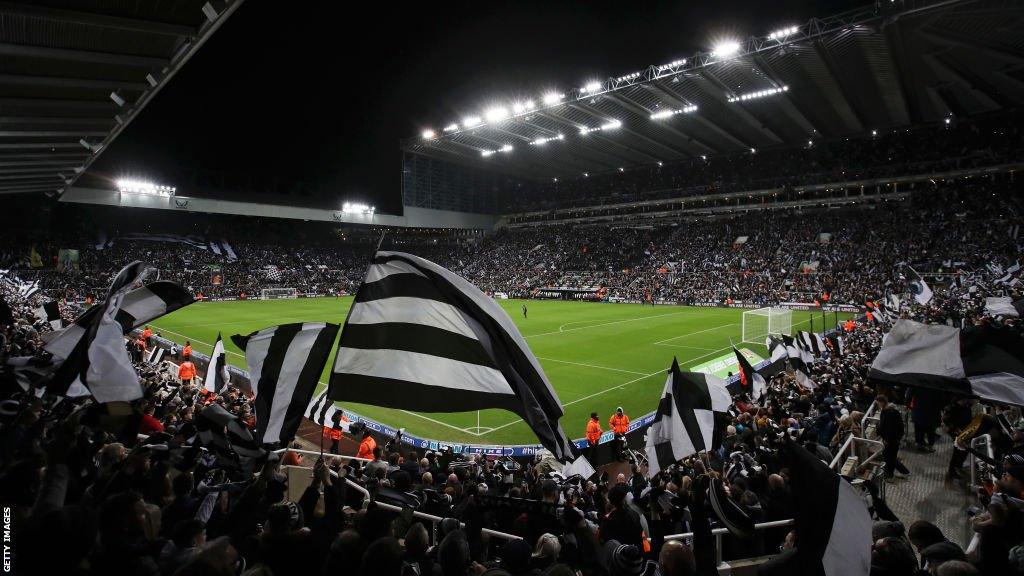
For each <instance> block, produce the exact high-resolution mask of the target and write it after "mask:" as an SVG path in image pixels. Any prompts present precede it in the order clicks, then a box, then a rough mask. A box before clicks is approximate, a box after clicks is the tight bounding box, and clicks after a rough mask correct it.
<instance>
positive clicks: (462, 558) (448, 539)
mask: <svg viewBox="0 0 1024 576" xmlns="http://www.w3.org/2000/svg"><path fill="white" fill-rule="evenodd" d="M437 562H438V564H440V566H441V573H442V574H443V575H444V576H465V574H466V570H467V569H468V568H469V566H470V564H471V563H472V558H471V557H470V555H469V542H468V541H467V540H466V534H465V533H464V532H463V531H462V530H453V531H452V532H451V533H450V534H448V535H447V536H445V537H444V540H442V541H441V544H440V545H439V546H438V547H437Z"/></svg>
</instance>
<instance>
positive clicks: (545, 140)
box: [530, 134, 565, 146]
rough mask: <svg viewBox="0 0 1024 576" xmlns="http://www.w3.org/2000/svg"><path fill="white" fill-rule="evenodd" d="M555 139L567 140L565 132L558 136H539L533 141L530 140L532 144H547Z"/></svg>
mask: <svg viewBox="0 0 1024 576" xmlns="http://www.w3.org/2000/svg"><path fill="white" fill-rule="evenodd" d="M555 140H565V134H559V135H558V136H549V137H547V138H537V139H536V140H534V141H533V142H530V146H543V145H544V144H547V143H548V142H552V141H555Z"/></svg>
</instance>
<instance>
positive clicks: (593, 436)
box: [587, 412, 602, 446]
mask: <svg viewBox="0 0 1024 576" xmlns="http://www.w3.org/2000/svg"><path fill="white" fill-rule="evenodd" d="M601 432H602V430H601V421H600V420H598V418H597V412H591V413H590V420H589V421H588V422H587V443H588V444H590V445H591V446H597V441H598V440H600V439H601Z"/></svg>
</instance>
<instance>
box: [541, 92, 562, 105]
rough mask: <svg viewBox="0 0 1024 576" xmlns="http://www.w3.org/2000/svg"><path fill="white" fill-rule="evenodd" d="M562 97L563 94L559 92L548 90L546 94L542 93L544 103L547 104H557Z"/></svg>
mask: <svg viewBox="0 0 1024 576" xmlns="http://www.w3.org/2000/svg"><path fill="white" fill-rule="evenodd" d="M562 98H565V95H564V94H559V93H558V92H548V93H547V94H545V95H544V104H545V105H547V106H551V105H552V104H558V103H559V102H561V101H562Z"/></svg>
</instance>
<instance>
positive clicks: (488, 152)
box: [480, 150, 494, 158]
mask: <svg viewBox="0 0 1024 576" xmlns="http://www.w3.org/2000/svg"><path fill="white" fill-rule="evenodd" d="M492 154H494V150H481V151H480V155H481V156H483V157H484V158H487V157H488V156H490V155H492Z"/></svg>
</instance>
